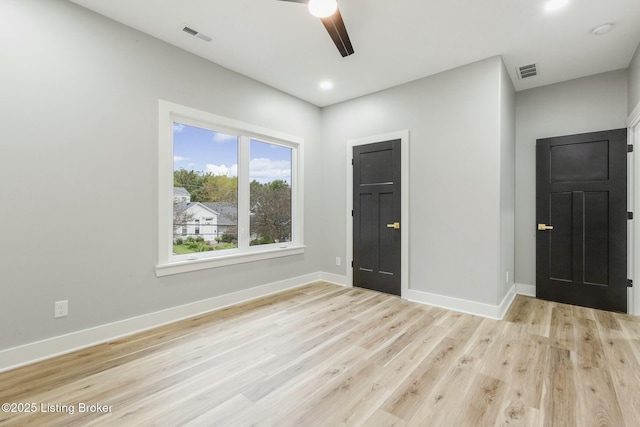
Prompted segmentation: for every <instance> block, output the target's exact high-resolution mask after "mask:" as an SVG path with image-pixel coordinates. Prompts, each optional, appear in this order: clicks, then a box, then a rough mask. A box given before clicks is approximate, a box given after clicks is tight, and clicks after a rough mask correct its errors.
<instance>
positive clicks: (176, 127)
mask: <svg viewBox="0 0 640 427" xmlns="http://www.w3.org/2000/svg"><path fill="white" fill-rule="evenodd" d="M183 129H184V125H183V124H182V123H176V122H174V123H173V132H174V133H179V132H182V130H183Z"/></svg>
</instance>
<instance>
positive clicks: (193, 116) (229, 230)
mask: <svg viewBox="0 0 640 427" xmlns="http://www.w3.org/2000/svg"><path fill="white" fill-rule="evenodd" d="M159 110H160V127H159V132H160V135H159V142H160V159H159V160H160V162H159V163H160V164H159V190H160V194H159V199H158V200H159V211H160V217H159V219H160V220H159V245H158V247H159V256H158V265H157V267H156V272H157V274H158V275H166V274H174V273H179V272H184V271H191V270H196V269H202V268H211V267H217V266H223V265H229V264H236V263H241V262H251V261H257V260H262V259H268V258H274V257H281V256H289V255H296V254H300V253H303V252H304V246H303V241H302V194H301V191H299V190H300V188H301V179H300V169H301V159H302V139H300V138H297V137H294V136H290V135H286V134H283V133H281V132H278V131H273V130H269V129H264V128H261V127H258V126H254V125H251V124H247V123H242V122H238V121H235V120H231V119H227V118H224V117H220V116H216V115H214V114H210V113H207V112H203V111H199V110H195V109H192V108H188V107H184V106H180V105H177V104H172V103H169V102H166V101H160V103H159Z"/></svg>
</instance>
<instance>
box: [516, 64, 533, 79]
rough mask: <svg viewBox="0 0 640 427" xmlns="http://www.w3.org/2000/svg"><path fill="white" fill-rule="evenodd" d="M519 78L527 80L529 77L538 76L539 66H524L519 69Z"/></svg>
mask: <svg viewBox="0 0 640 427" xmlns="http://www.w3.org/2000/svg"><path fill="white" fill-rule="evenodd" d="M517 70H518V77H519V78H521V79H526V78H527V77H533V76H537V75H538V66H537V65H536V64H529V65H523V66H521V67H518V68H517Z"/></svg>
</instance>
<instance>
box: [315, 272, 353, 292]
mask: <svg viewBox="0 0 640 427" xmlns="http://www.w3.org/2000/svg"><path fill="white" fill-rule="evenodd" d="M320 280H322V281H324V282H329V283H333V284H334V285H340V286H346V287H348V288H352V287H353V286H352V285H350V284H347V276H340V275H339V274H333V273H325V272H323V271H321V272H320Z"/></svg>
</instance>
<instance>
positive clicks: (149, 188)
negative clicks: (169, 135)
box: [0, 0, 322, 349]
mask: <svg viewBox="0 0 640 427" xmlns="http://www.w3.org/2000/svg"><path fill="white" fill-rule="evenodd" d="M2 3H3V4H2V13H0V31H2V39H0V43H2V44H0V55H1V57H2V66H1V67H0V82H1V84H2V95H1V96H0V116H2V126H0V161H1V162H2V165H1V167H0V200H2V206H3V207H2V221H0V232H1V234H0V235H1V236H2V241H3V244H2V245H0V286H1V292H2V307H3V309H2V310H0V325H2V327H0V349H5V348H10V347H13V346H17V345H20V344H24V343H28V342H33V341H36V340H39V339H43V338H47V337H52V336H57V335H61V334H65V333H68V332H72V331H77V330H82V329H86V328H90V327H92V326H96V325H101V324H105V323H109V322H114V321H117V320H121V319H125V318H129V317H133V316H136V315H140V314H144V313H149V312H154V311H158V310H161V309H164V308H167V307H172V306H177V305H181V304H185V303H188V302H192V301H198V300H202V299H207V298H211V297H214V296H218V295H221V294H225V293H230V292H234V291H238V290H242V289H247V288H250V287H253V286H256V285H262V284H265V283H270V282H275V281H279V280H283V279H287V278H291V277H296V276H300V275H304V274H308V273H312V272H317V271H319V270H320V267H321V265H320V261H321V253H322V237H321V228H320V227H319V224H320V223H321V221H322V215H321V210H322V204H321V199H320V197H314V195H319V194H321V192H322V182H321V180H320V178H321V177H322V167H321V164H320V162H319V161H318V159H320V158H321V145H320V141H319V135H320V119H321V116H320V110H319V108H317V107H314V106H312V105H310V104H307V103H305V102H302V101H300V100H298V99H296V98H293V97H291V96H288V95H285V94H283V93H281V92H278V91H276V90H274V89H272V88H269V87H267V86H264V85H262V84H259V83H257V82H255V81H253V80H250V79H248V78H246V77H243V76H241V75H238V74H236V73H233V72H230V71H229V70H226V69H224V68H221V67H219V66H216V65H213V64H211V63H210V62H207V61H205V60H203V59H200V58H198V57H195V56H193V55H191V54H188V53H185V52H183V51H181V50H179V49H177V48H175V47H172V46H170V45H168V44H166V43H163V42H160V41H158V40H156V39H153V38H151V37H148V36H146V35H144V34H142V33H139V32H137V31H134V30H132V29H130V28H128V27H125V26H122V25H120V24H117V23H115V22H114V21H111V20H108V19H105V18H103V17H101V16H99V15H97V14H93V13H92V12H89V11H87V10H85V9H83V8H80V7H78V6H76V5H73V4H71V3H69V2H67V1H62V0H51V1H40V0H3V2H2ZM196 42H198V41H196ZM159 98H162V99H166V100H168V101H172V102H176V103H180V104H183V105H187V106H190V107H194V108H198V109H202V110H206V111H209V112H212V113H215V114H219V115H223V116H227V117H230V118H233V119H237V120H241V121H245V122H250V123H253V124H255V125H259V126H264V127H267V128H271V129H275V130H279V131H282V132H286V133H289V134H293V135H297V136H300V137H302V138H304V139H305V156H306V163H305V171H304V182H305V188H304V192H305V195H306V197H305V214H306V218H305V220H306V221H305V223H306V228H305V240H306V243H307V245H308V248H307V251H306V253H305V254H304V255H301V256H295V257H289V258H278V259H276V260H270V261H265V262H260V263H255V264H251V265H249V266H247V265H237V266H233V267H228V268H218V269H211V270H205V271H199V272H194V273H189V274H181V275H176V276H169V277H163V278H157V277H156V276H155V272H154V267H155V264H156V261H157V260H156V257H157V217H158V213H157V173H158V172H157V171H158V167H157V160H158V150H157V144H158V135H157V132H158V131H157V129H158V99H159ZM62 299H68V300H69V312H70V315H69V316H68V317H67V318H64V319H55V320H54V319H53V302H54V301H57V300H62ZM8 325H11V326H10V327H8Z"/></svg>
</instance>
